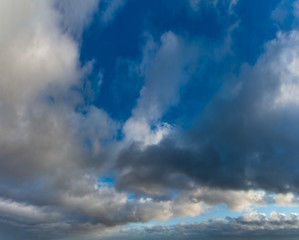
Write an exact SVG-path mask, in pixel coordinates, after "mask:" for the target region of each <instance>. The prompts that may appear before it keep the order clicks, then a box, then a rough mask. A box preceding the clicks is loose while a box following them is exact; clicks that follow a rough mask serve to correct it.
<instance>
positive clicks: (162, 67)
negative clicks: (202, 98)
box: [123, 31, 197, 145]
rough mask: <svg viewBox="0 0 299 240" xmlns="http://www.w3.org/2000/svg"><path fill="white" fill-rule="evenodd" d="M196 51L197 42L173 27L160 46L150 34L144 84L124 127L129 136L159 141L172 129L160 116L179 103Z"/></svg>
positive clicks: (142, 70) (143, 66) (143, 65)
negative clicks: (176, 31) (177, 33)
mask: <svg viewBox="0 0 299 240" xmlns="http://www.w3.org/2000/svg"><path fill="white" fill-rule="evenodd" d="M196 52H197V51H196V47H195V46H193V45H192V44H189V45H188V43H187V42H185V41H184V40H183V39H181V38H180V37H179V36H177V35H175V34H174V33H173V32H171V31H169V32H166V33H164V34H163V35H162V36H161V45H160V46H157V44H156V43H155V42H153V39H152V38H151V37H150V36H149V37H148V41H147V43H146V45H145V47H144V49H143V60H142V62H141V63H140V67H139V68H140V74H141V75H142V76H143V77H144V81H145V85H144V86H143V88H142V89H141V91H140V97H139V99H138V100H137V105H136V106H135V108H134V109H133V110H132V117H131V118H130V119H128V120H127V122H126V123H125V125H124V127H123V131H124V133H125V135H126V138H127V139H128V140H133V141H138V142H141V143H142V142H143V143H144V144H145V145H149V144H156V143H158V142H159V141H160V140H161V139H162V138H163V137H164V136H165V135H167V134H168V133H169V131H170V130H171V126H170V125H169V124H167V123H163V122H162V123H161V122H160V118H161V117H162V116H163V114H164V113H165V111H166V110H167V109H168V108H169V107H171V106H173V105H175V104H176V103H178V101H179V97H180V96H179V94H180V93H179V90H180V88H181V87H182V86H184V84H186V82H187V81H188V79H189V78H190V75H191V73H192V67H194V66H193V62H194V60H196V58H197V53H196ZM153 127H154V128H153ZM152 129H153V130H152Z"/></svg>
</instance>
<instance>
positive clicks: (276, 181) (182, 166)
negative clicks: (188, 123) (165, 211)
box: [116, 31, 299, 194]
mask: <svg viewBox="0 0 299 240" xmlns="http://www.w3.org/2000/svg"><path fill="white" fill-rule="evenodd" d="M298 36H299V33H298V32H297V31H291V32H289V33H279V34H278V35H277V38H276V39H274V40H272V41H270V42H269V43H267V44H266V47H265V48H266V50H265V53H264V54H263V55H262V56H261V57H260V58H259V60H258V61H257V63H256V64H255V65H254V66H253V67H250V66H248V65H246V64H245V65H244V66H243V69H242V70H241V73H240V75H239V76H238V77H237V78H234V77H233V78H231V79H228V80H227V81H226V82H225V83H224V84H223V86H222V90H221V91H219V93H218V94H217V96H215V98H214V99H213V101H212V102H210V103H209V104H208V105H207V107H206V109H205V110H204V112H202V113H201V115H200V116H199V117H198V122H197V124H195V125H194V126H193V127H191V129H190V130H189V131H186V132H185V133H181V132H178V133H176V132H173V134H172V135H171V136H169V137H166V138H164V139H163V140H161V141H160V143H159V144H156V145H152V146H148V147H147V148H145V149H143V148H140V146H138V144H134V143H133V144H132V145H131V146H129V147H128V148H127V149H124V150H123V151H122V153H121V154H120V155H119V159H118V162H117V165H116V169H117V170H118V173H119V175H118V179H117V181H116V182H117V185H118V186H119V187H121V188H125V189H130V190H131V191H132V190H134V189H135V191H141V192H145V193H149V192H151V190H153V189H160V190H159V191H156V192H157V193H158V194H161V191H162V192H163V189H186V188H193V187H194V186H208V187H212V188H223V189H228V190H248V189H263V190H266V191H269V192H277V193H284V192H290V191H293V192H298V187H297V184H296V182H297V173H296V164H297V160H296V156H297V155H298V150H297V147H296V146H297V145H298V139H297V137H296V132H298V127H297V121H298V116H299V115H298V111H297V95H296V94H295V93H296V89H297V87H298V71H297V69H298V66H297V65H298V55H299V49H298V44H297V42H298ZM162 106H163V105H162ZM146 109H149V108H146ZM124 169H126V170H124ZM265 172H268V174H265ZM142 189H145V191H143V190H142Z"/></svg>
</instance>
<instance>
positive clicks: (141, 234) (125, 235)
mask: <svg viewBox="0 0 299 240" xmlns="http://www.w3.org/2000/svg"><path fill="white" fill-rule="evenodd" d="M298 227H299V218H298V215H297V214H296V213H292V214H290V215H289V216H288V217H287V216H286V215H285V214H282V213H277V212H272V213H271V215H270V217H267V216H266V214H263V213H256V212H252V213H249V214H247V215H244V216H242V217H238V218H227V219H211V220H209V221H206V222H202V223H191V224H188V223H182V224H177V225H171V226H167V225H156V226H151V225H148V226H144V227H142V228H141V229H137V228H134V227H132V228H129V229H124V230H122V231H119V232H118V234H116V233H114V234H111V236H110V237H106V238H104V239H110V240H113V239H118V238H122V239H141V238H142V239H165V238H168V239H190V240H193V239H246V240H251V239H261V240H269V239H273V238H278V239H280V238H282V237H283V239H288V240H289V239H290V240H293V239H296V236H298Z"/></svg>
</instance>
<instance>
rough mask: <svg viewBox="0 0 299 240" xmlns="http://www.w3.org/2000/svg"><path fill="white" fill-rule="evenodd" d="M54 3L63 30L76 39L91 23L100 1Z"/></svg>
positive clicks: (63, 1) (65, 0)
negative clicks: (59, 15)
mask: <svg viewBox="0 0 299 240" xmlns="http://www.w3.org/2000/svg"><path fill="white" fill-rule="evenodd" d="M55 3H56V7H57V9H58V11H59V12H60V14H61V23H62V26H63V29H64V30H65V31H67V32H68V33H69V34H71V35H72V36H74V37H75V38H77V39H78V38H80V37H81V35H82V32H83V30H84V28H85V27H87V26H88V25H89V23H90V22H91V20H92V16H93V14H94V13H95V12H97V10H98V5H99V3H100V1H99V0H87V1H84V2H74V1H71V0H62V1H56V2H55Z"/></svg>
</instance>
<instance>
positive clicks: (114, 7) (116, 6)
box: [102, 0, 126, 24]
mask: <svg viewBox="0 0 299 240" xmlns="http://www.w3.org/2000/svg"><path fill="white" fill-rule="evenodd" d="M125 2H126V1H125V0H110V1H109V0H108V1H107V0H104V4H105V5H106V7H105V10H103V13H102V21H103V22H104V23H105V24H107V23H109V22H111V21H112V20H113V19H114V17H115V16H116V14H117V13H118V12H119V11H120V10H121V8H122V7H123V6H124V5H125Z"/></svg>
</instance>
